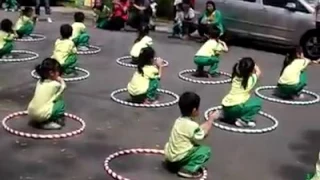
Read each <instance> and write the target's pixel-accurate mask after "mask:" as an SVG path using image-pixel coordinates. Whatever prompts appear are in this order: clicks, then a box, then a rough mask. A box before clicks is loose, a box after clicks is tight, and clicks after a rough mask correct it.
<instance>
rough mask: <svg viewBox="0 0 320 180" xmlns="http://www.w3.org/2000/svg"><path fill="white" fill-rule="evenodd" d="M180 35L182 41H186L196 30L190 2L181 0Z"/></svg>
mask: <svg viewBox="0 0 320 180" xmlns="http://www.w3.org/2000/svg"><path fill="white" fill-rule="evenodd" d="M182 12H183V21H182V35H183V39H188V38H189V37H190V35H191V34H192V33H193V32H195V31H196V30H197V25H196V23H195V21H196V15H195V12H194V10H193V9H192V7H191V3H190V0H183V2H182Z"/></svg>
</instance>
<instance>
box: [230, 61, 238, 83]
mask: <svg viewBox="0 0 320 180" xmlns="http://www.w3.org/2000/svg"><path fill="white" fill-rule="evenodd" d="M238 66H239V63H236V64H234V66H233V68H232V79H233V78H234V77H236V76H239V70H238V69H239V68H238Z"/></svg>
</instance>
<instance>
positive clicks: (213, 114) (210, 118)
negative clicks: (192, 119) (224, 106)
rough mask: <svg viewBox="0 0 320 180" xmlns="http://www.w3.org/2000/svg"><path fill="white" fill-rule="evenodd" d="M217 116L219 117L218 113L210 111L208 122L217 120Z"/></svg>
mask: <svg viewBox="0 0 320 180" xmlns="http://www.w3.org/2000/svg"><path fill="white" fill-rule="evenodd" d="M219 116H220V112H219V111H211V112H210V113H209V117H208V121H211V122H213V121H214V120H216V119H218V117H219Z"/></svg>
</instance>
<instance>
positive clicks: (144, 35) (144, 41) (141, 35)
mask: <svg viewBox="0 0 320 180" xmlns="http://www.w3.org/2000/svg"><path fill="white" fill-rule="evenodd" d="M148 46H152V38H151V37H150V36H149V26H142V27H140V28H139V30H138V37H137V39H136V40H135V41H134V44H133V46H132V48H131V51H130V55H131V58H132V61H131V63H132V64H138V58H139V55H140V52H141V50H142V49H143V48H145V47H148Z"/></svg>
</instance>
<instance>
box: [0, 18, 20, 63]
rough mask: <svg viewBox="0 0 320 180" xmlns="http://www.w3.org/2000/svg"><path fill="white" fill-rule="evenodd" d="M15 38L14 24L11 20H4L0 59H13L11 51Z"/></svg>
mask: <svg viewBox="0 0 320 180" xmlns="http://www.w3.org/2000/svg"><path fill="white" fill-rule="evenodd" d="M15 38H16V34H15V32H14V30H13V23H12V22H11V21H10V20H9V19H4V20H2V21H1V24H0V58H12V55H11V51H12V50H13V46H14V39H15Z"/></svg>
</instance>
